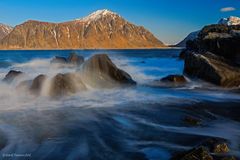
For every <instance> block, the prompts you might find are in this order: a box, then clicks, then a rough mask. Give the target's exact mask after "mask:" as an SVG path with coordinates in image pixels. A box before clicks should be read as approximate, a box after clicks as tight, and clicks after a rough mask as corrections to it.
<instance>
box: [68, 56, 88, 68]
mask: <svg viewBox="0 0 240 160" xmlns="http://www.w3.org/2000/svg"><path fill="white" fill-rule="evenodd" d="M67 61H68V63H69V64H72V65H76V66H79V65H81V64H82V63H83V62H84V57H83V56H79V55H77V54H76V53H71V54H70V55H69V57H68V59H67Z"/></svg>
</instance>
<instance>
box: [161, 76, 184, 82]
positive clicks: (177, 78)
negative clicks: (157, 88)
mask: <svg viewBox="0 0 240 160" xmlns="http://www.w3.org/2000/svg"><path fill="white" fill-rule="evenodd" d="M161 81H162V82H170V83H186V82H187V80H186V78H185V77H184V76H183V75H169V76H167V77H164V78H162V79H161Z"/></svg>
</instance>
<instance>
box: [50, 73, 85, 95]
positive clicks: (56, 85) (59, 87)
mask: <svg viewBox="0 0 240 160" xmlns="http://www.w3.org/2000/svg"><path fill="white" fill-rule="evenodd" d="M81 90H86V86H85V85H84V83H83V82H82V80H81V77H79V76H78V75H77V74H74V73H66V74H60V73H59V74H57V75H56V76H55V77H53V79H52V82H51V87H50V96H51V97H59V96H64V95H70V94H74V93H76V92H78V91H81Z"/></svg>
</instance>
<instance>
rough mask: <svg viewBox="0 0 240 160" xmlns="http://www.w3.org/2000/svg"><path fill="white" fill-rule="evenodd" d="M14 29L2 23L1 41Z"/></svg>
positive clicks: (0, 24)
mask: <svg viewBox="0 0 240 160" xmlns="http://www.w3.org/2000/svg"><path fill="white" fill-rule="evenodd" d="M12 29H13V28H12V27H11V26H8V25H5V24H2V23H0V41H1V40H2V39H3V38H4V37H5V36H6V35H8V34H9V33H10V32H11V31H12Z"/></svg>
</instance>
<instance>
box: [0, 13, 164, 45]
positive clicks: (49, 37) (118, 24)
mask: <svg viewBox="0 0 240 160" xmlns="http://www.w3.org/2000/svg"><path fill="white" fill-rule="evenodd" d="M164 46H165V45H164V44H163V43H162V42H161V41H159V40H158V39H157V38H156V37H155V36H154V35H153V34H152V33H150V32H149V31H148V30H146V29H145V28H144V27H142V26H136V25H134V24H132V23H130V22H128V21H126V20H125V19H123V18H122V17H121V16H120V15H118V14H117V13H114V12H111V11H109V10H106V9H104V10H98V11H96V12H94V13H92V14H90V15H89V16H87V17H84V18H81V19H76V20H73V21H68V22H63V23H49V22H40V21H33V20H31V21H27V22H25V23H23V24H20V25H18V26H16V27H15V28H14V30H13V31H12V32H11V33H10V34H9V35H7V36H6V37H5V38H4V40H2V41H1V42H0V48H25V49H32V48H37V49H41V48H44V49H45V48H46V49H53V48H59V49H60V48H93V49H95V48H158V47H164Z"/></svg>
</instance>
